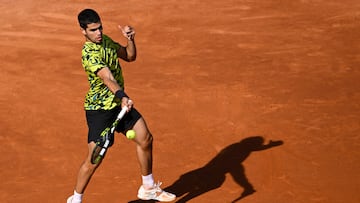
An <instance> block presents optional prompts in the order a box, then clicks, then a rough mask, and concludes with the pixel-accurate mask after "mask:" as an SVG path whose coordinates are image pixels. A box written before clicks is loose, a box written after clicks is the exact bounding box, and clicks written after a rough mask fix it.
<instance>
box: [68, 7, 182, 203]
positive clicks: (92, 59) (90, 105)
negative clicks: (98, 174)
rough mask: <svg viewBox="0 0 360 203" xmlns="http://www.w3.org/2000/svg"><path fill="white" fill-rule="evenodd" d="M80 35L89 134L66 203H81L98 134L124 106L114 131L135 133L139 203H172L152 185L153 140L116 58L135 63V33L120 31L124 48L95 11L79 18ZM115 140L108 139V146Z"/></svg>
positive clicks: (93, 166)
mask: <svg viewBox="0 0 360 203" xmlns="http://www.w3.org/2000/svg"><path fill="white" fill-rule="evenodd" d="M78 21H79V24H80V27H81V32H82V34H83V35H84V36H85V39H86V41H85V44H84V47H83V49H82V65H83V67H84V69H85V72H86V73H87V76H88V79H89V84H90V89H89V91H88V93H87V95H86V98H85V104H84V107H85V112H86V119H87V125H88V128H89V131H88V155H87V158H86V159H85V161H84V162H83V163H82V164H81V167H80V170H79V173H78V177H77V182H76V186H75V190H74V195H72V196H70V197H69V198H68V200H67V203H81V202H82V197H83V193H84V191H85V189H86V186H87V185H88V183H89V181H90V179H91V177H92V175H93V173H94V172H95V170H96V169H97V167H98V166H99V165H100V164H101V161H100V163H97V164H92V162H91V154H92V152H93V149H94V148H95V146H96V144H95V143H96V142H97V141H98V140H99V139H100V134H101V132H102V131H103V130H104V129H105V128H107V127H109V126H110V125H111V124H112V122H113V121H114V120H115V119H116V116H117V114H118V113H119V112H120V110H121V108H123V107H125V106H127V107H128V109H129V110H128V111H127V114H126V115H125V116H124V118H123V119H121V121H120V123H119V125H118V126H117V128H116V131H117V132H121V133H123V134H125V132H126V131H127V130H129V129H133V130H134V131H135V132H136V137H135V138H134V139H133V140H134V142H135V143H136V148H137V157H138V160H139V164H140V169H141V175H142V185H141V186H140V188H139V190H138V198H140V199H142V200H157V201H161V202H168V201H173V200H174V199H175V198H176V196H175V195H174V194H171V193H168V192H165V191H163V190H161V188H160V185H161V183H155V182H154V178H153V175H152V141H153V137H152V135H151V133H150V131H149V129H148V127H147V125H146V123H145V120H144V119H143V117H142V116H141V115H140V113H139V112H138V111H137V110H136V109H135V108H134V107H133V104H132V102H131V101H130V100H129V97H128V96H127V95H126V93H125V92H124V80H123V76H122V71H121V66H120V64H119V58H120V59H122V60H124V61H127V62H131V61H134V60H135V59H136V46H135V41H134V37H135V31H134V29H133V28H132V27H130V26H125V27H121V26H119V29H120V30H121V31H122V33H123V35H124V36H125V37H126V38H127V46H126V47H124V46H121V45H120V44H118V43H116V42H114V41H113V40H112V39H111V38H110V37H108V36H107V35H105V34H103V28H102V24H101V20H100V17H99V15H98V14H97V13H96V11H94V10H92V9H85V10H83V11H81V12H80V13H79V15H78ZM113 142H114V136H113V135H112V136H111V145H112V144H113Z"/></svg>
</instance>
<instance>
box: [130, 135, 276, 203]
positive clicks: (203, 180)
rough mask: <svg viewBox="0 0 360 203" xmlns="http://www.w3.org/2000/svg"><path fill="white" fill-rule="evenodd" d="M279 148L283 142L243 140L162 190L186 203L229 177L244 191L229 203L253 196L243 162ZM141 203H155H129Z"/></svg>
mask: <svg viewBox="0 0 360 203" xmlns="http://www.w3.org/2000/svg"><path fill="white" fill-rule="evenodd" d="M282 144H283V141H272V140H270V142H269V143H267V144H265V143H264V138H263V137H261V136H252V137H248V138H245V139H243V140H241V141H240V142H237V143H234V144H231V145H229V146H227V147H226V148H224V149H222V150H221V151H220V152H219V153H218V154H217V155H216V156H215V157H214V158H213V159H212V160H210V161H209V162H208V163H207V164H206V165H205V166H203V167H201V168H198V169H195V170H193V171H190V172H187V173H185V174H183V175H181V176H180V178H179V179H178V180H177V181H175V182H174V183H173V184H172V185H170V186H169V187H167V188H165V189H164V190H166V191H168V192H172V193H174V194H176V196H177V197H178V198H177V200H176V202H177V203H183V202H187V201H189V200H191V199H193V198H195V197H197V196H199V195H202V194H204V193H206V192H209V191H211V190H214V189H216V188H219V187H220V186H221V185H222V184H223V183H224V181H225V175H226V174H227V173H229V174H230V175H231V176H232V177H233V179H234V181H235V182H236V183H237V184H238V185H239V186H241V187H242V188H244V191H243V192H242V193H241V194H240V196H239V197H238V198H236V199H234V200H233V201H232V202H233V203H234V202H237V201H239V200H241V199H242V198H244V197H246V196H248V195H251V194H253V193H254V192H256V191H255V189H254V187H253V185H252V184H251V183H250V182H249V180H248V179H247V177H246V174H245V168H244V166H243V164H242V162H244V161H245V160H246V158H247V157H248V156H249V155H250V154H251V152H254V151H261V150H266V149H269V148H272V147H276V146H279V145H282ZM141 202H147V203H149V202H156V201H142V200H134V201H130V202H129V203H141Z"/></svg>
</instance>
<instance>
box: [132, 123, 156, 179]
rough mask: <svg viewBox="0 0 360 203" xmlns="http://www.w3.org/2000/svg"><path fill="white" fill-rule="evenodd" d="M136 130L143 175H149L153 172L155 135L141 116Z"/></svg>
mask: <svg viewBox="0 0 360 203" xmlns="http://www.w3.org/2000/svg"><path fill="white" fill-rule="evenodd" d="M133 129H134V130H135V132H136V136H135V138H134V141H135V143H136V152H137V158H138V160H139V164H140V170H141V175H143V176H147V175H149V174H151V173H152V142H153V137H152V135H151V133H150V131H149V129H148V127H147V126H146V123H145V121H144V119H143V118H140V119H139V120H138V121H137V122H136V123H135V125H134V128H133Z"/></svg>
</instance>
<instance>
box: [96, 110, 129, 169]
mask: <svg viewBox="0 0 360 203" xmlns="http://www.w3.org/2000/svg"><path fill="white" fill-rule="evenodd" d="M127 110H128V107H127V106H124V107H123V108H122V109H121V111H120V113H119V114H118V116H117V117H116V120H115V121H114V122H113V123H112V125H111V126H110V127H107V128H105V130H103V131H102V132H101V135H100V139H99V140H98V141H96V146H95V148H94V150H93V152H92V154H91V163H92V164H98V163H99V162H100V161H101V160H102V159H103V158H104V156H105V153H106V151H107V149H108V147H109V145H110V136H111V135H112V134H113V133H114V131H115V128H116V126H117V125H118V123H119V121H120V120H121V119H122V118H123V117H124V115H125V114H126V112H127Z"/></svg>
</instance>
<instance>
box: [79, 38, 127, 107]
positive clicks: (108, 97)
mask: <svg viewBox="0 0 360 203" xmlns="http://www.w3.org/2000/svg"><path fill="white" fill-rule="evenodd" d="M119 48H120V45H119V44H118V43H116V42H114V41H113V40H112V39H111V38H110V37H108V36H106V35H103V43H102V44H96V43H93V42H85V44H84V47H83V49H82V65H83V67H84V69H85V72H86V74H87V76H88V80H89V85H90V89H89V91H88V93H87V94H86V97H85V102H84V107H85V110H99V109H103V110H110V109H113V108H114V107H116V106H118V105H120V100H119V99H118V98H116V97H115V95H114V94H113V93H112V92H111V91H110V90H109V89H108V87H107V86H106V85H105V84H104V83H103V81H102V79H101V78H100V77H98V76H97V72H98V71H99V70H100V69H102V68H103V67H108V68H109V69H110V71H111V72H112V74H113V76H114V78H115V79H116V81H117V82H118V83H119V85H120V87H121V88H124V79H123V75H122V71H121V66H120V63H119V59H118V56H117V50H118V49H119Z"/></svg>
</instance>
